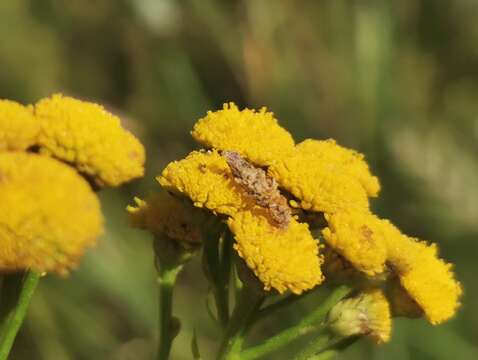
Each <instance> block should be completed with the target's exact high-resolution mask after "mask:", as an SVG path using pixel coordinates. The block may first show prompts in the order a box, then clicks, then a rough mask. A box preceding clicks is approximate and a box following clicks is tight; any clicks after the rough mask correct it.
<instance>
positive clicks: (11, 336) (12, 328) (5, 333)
mask: <svg viewBox="0 0 478 360" xmlns="http://www.w3.org/2000/svg"><path fill="white" fill-rule="evenodd" d="M39 279H40V274H38V273H37V272H34V271H28V272H27V273H26V274H25V276H24V277H23V279H21V287H20V289H19V293H17V294H14V296H15V300H14V301H13V304H12V306H11V307H10V308H9V309H8V310H7V311H6V313H5V317H4V318H3V319H2V324H1V327H0V360H6V359H7V358H8V355H9V354H10V350H11V349H12V346H13V343H14V341H15V337H16V336H17V333H18V330H19V329H20V327H21V325H22V323H23V320H24V319H25V315H26V313H27V309H28V305H29V304H30V301H31V299H32V297H33V293H34V292H35V289H36V287H37V285H38V281H39ZM2 295H3V294H2ZM8 300H13V299H8ZM2 306H3V303H2Z"/></svg>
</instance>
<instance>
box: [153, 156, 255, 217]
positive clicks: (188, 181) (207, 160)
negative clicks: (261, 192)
mask: <svg viewBox="0 0 478 360" xmlns="http://www.w3.org/2000/svg"><path fill="white" fill-rule="evenodd" d="M158 181H159V183H160V184H161V185H162V186H163V187H164V188H165V189H167V190H170V191H173V192H176V193H181V194H183V195H185V196H187V197H189V198H190V199H191V200H192V201H193V203H194V205H195V206H197V207H205V208H207V209H209V210H212V211H213V212H214V213H216V214H223V215H232V214H234V213H235V212H236V211H238V210H240V209H243V208H245V207H246V206H248V205H249V204H250V201H249V200H248V199H247V197H245V195H244V194H243V190H242V189H241V187H240V186H239V185H238V184H237V183H236V182H235V181H234V179H233V176H232V174H231V169H230V168H229V166H228V165H227V162H226V160H225V159H224V158H223V157H222V156H221V155H219V154H218V153H217V152H216V151H212V152H201V151H193V152H192V153H191V154H189V155H188V156H187V157H186V158H185V159H183V160H180V161H174V162H172V163H170V164H169V165H168V166H167V167H166V168H165V169H164V170H163V172H162V174H161V176H159V177H158Z"/></svg>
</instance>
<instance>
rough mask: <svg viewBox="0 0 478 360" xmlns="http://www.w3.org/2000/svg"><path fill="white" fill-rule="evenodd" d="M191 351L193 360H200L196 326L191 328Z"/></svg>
mask: <svg viewBox="0 0 478 360" xmlns="http://www.w3.org/2000/svg"><path fill="white" fill-rule="evenodd" d="M191 352H192V354H193V359H194V360H201V354H200V353H199V346H198V339H197V334H196V328H194V329H193V338H192V341H191Z"/></svg>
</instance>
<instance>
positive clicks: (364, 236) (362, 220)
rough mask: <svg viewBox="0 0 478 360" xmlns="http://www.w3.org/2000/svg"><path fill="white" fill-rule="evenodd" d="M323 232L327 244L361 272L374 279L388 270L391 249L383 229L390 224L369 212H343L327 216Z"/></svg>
mask: <svg viewBox="0 0 478 360" xmlns="http://www.w3.org/2000/svg"><path fill="white" fill-rule="evenodd" d="M325 219H326V220H327V222H328V227H326V228H325V229H323V230H322V235H323V236H324V239H325V240H326V242H327V244H328V245H329V246H330V247H332V248H333V249H334V250H335V251H337V252H338V253H339V254H341V255H342V256H343V257H345V258H346V259H347V260H348V261H349V262H350V263H351V264H352V265H353V266H354V267H355V268H356V269H357V270H360V271H362V272H364V273H366V274H367V275H369V276H373V275H376V274H379V273H382V272H383V271H384V270H385V262H386V260H387V246H386V243H385V238H384V232H383V230H382V228H383V226H387V223H386V222H384V221H383V220H380V219H379V218H377V217H376V216H375V215H372V214H370V213H367V212H359V211H355V212H339V213H336V214H332V215H327V214H326V215H325Z"/></svg>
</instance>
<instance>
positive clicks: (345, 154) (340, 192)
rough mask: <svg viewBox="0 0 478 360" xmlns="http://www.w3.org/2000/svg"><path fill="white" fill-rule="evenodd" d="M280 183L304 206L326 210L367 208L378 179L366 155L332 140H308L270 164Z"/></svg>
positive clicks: (362, 209)
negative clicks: (374, 175) (371, 171)
mask: <svg viewBox="0 0 478 360" xmlns="http://www.w3.org/2000/svg"><path fill="white" fill-rule="evenodd" d="M269 174H270V175H271V176H272V177H273V178H275V179H276V180H277V182H278V183H279V185H280V186H281V187H283V188H284V189H286V190H287V191H289V192H291V193H292V194H293V195H294V196H295V197H296V198H297V199H299V200H300V203H299V206H300V207H301V208H303V209H305V210H312V211H319V212H325V213H336V212H339V211H346V210H348V211H350V210H360V211H367V210H368V207H369V203H368V195H374V196H375V195H376V194H377V193H378V191H379V185H378V180H377V179H376V178H375V177H373V176H372V175H371V174H370V173H369V171H368V167H367V165H366V163H365V162H364V160H363V157H362V156H361V155H359V154H358V153H355V152H353V151H351V150H348V149H345V148H342V147H340V146H338V145H337V144H335V142H333V141H331V140H326V141H319V140H306V141H304V142H302V143H300V144H298V145H297V146H296V147H295V149H294V151H292V152H289V153H288V154H287V155H286V156H284V157H283V158H282V159H280V160H279V161H277V162H275V163H274V164H272V165H271V166H270V167H269Z"/></svg>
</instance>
